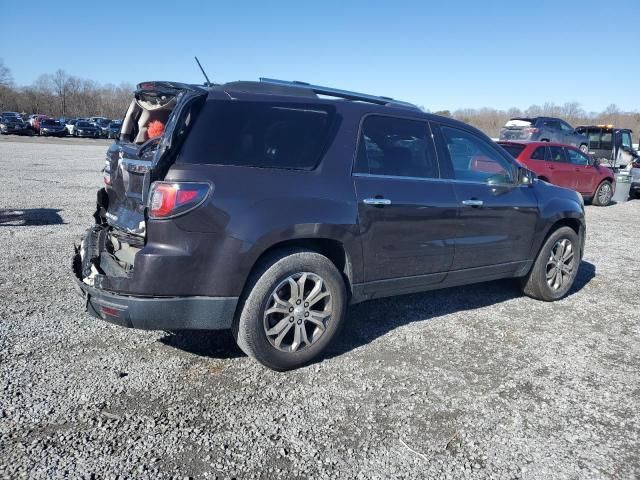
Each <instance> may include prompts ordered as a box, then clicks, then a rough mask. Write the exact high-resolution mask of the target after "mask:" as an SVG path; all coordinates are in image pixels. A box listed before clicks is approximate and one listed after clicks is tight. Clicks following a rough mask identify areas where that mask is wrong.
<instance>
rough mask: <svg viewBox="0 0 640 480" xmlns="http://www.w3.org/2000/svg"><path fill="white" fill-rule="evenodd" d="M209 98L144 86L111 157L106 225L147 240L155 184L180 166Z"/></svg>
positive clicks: (198, 90)
mask: <svg viewBox="0 0 640 480" xmlns="http://www.w3.org/2000/svg"><path fill="white" fill-rule="evenodd" d="M207 94H208V90H207V89H205V88H203V87H199V86H194V85H186V84H180V83H173V82H144V83H141V84H139V85H138V89H137V90H136V92H135V94H134V98H133V100H132V101H131V104H130V105H129V109H128V110H127V114H126V115H125V118H124V121H123V123H122V128H121V131H120V135H119V138H117V139H116V142H115V143H114V144H113V145H111V147H110V148H109V150H108V152H107V160H106V162H105V166H104V169H103V173H104V183H105V193H106V195H105V196H104V197H105V198H103V201H102V204H100V201H99V205H98V206H99V208H100V207H102V208H103V210H104V214H103V218H102V220H103V221H104V222H105V223H107V224H108V225H109V226H111V227H113V228H115V229H118V230H121V231H122V232H125V233H128V234H131V235H134V236H138V237H141V238H144V237H145V235H146V216H145V208H146V205H147V202H148V197H149V189H150V187H151V184H152V183H153V182H155V181H157V180H162V179H163V178H164V176H165V175H166V173H167V171H168V169H169V167H170V166H171V165H172V164H173V162H174V161H175V157H176V154H177V152H178V150H179V148H180V145H181V144H182V141H183V140H184V137H185V136H186V134H187V132H188V131H189V129H190V127H191V125H192V124H193V122H194V120H195V118H196V116H197V114H198V112H199V110H200V107H201V106H202V104H203V103H204V100H205V98H206V96H207ZM96 220H97V223H100V222H98V218H96Z"/></svg>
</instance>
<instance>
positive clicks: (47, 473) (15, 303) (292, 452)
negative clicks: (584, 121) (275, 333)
mask: <svg viewBox="0 0 640 480" xmlns="http://www.w3.org/2000/svg"><path fill="white" fill-rule="evenodd" d="M105 144H106V142H94V141H74V140H72V139H62V140H47V139H44V140H43V139H37V138H34V139H15V138H14V139H7V138H1V139H0V172H2V174H1V178H2V187H1V188H0V298H1V299H2V300H1V303H0V478H27V477H28V478H63V477H65V478H81V477H84V478H116V476H117V475H118V476H120V478H123V477H124V478H126V477H135V478H169V477H177V478H184V477H193V478H216V477H218V478H233V477H236V478H287V479H289V478H311V477H313V478H391V477H393V478H461V477H462V478H467V477H468V478H544V479H548V478H575V479H578V478H579V479H586V478H620V479H629V478H638V477H640V327H639V325H640V300H639V298H640V297H639V293H638V292H639V291H638V280H640V257H639V255H638V251H639V250H638V236H639V235H638V234H639V233H640V227H639V225H640V201H633V202H628V203H625V204H619V205H614V206H611V207H608V208H597V207H588V208H587V215H588V229H589V230H588V239H587V252H586V258H585V261H584V262H583V264H582V266H581V271H580V275H579V278H578V282H577V283H578V284H577V285H576V287H575V288H574V291H573V292H572V294H571V295H570V296H569V297H568V298H566V299H564V300H562V301H561V302H558V303H554V304H547V303H542V302H537V301H534V300H531V299H529V298H525V297H523V296H522V295H521V294H520V293H519V290H518V289H517V288H516V287H515V286H514V284H513V282H509V281H502V282H492V283H486V284H481V285H476V286H468V287H462V288H454V289H449V290H444V291H436V292H430V293H426V294H418V295H410V296H403V297H399V298H395V299H387V300H378V301H373V302H369V303H365V304H361V305H358V306H355V307H353V308H351V310H350V313H349V318H348V324H347V327H346V328H345V330H344V331H343V335H342V337H341V339H340V341H339V342H337V343H336V344H335V346H334V347H332V350H331V352H330V353H329V355H328V357H327V358H326V359H324V360H323V361H322V362H320V363H317V364H315V365H312V366H310V367H308V368H304V369H301V370H298V371H294V372H289V373H280V374H278V373H274V372H271V371H268V370H265V369H264V368H263V367H261V366H260V365H258V364H257V363H255V362H253V361H250V360H249V359H248V358H246V357H245V356H244V355H243V354H242V353H241V352H240V351H239V350H238V348H237V347H236V346H235V345H234V343H233V341H232V339H231V337H230V335H229V334H228V333H226V332H223V333H181V334H178V335H171V334H167V333H164V332H141V331H134V330H127V329H123V328H119V327H116V326H112V325H109V324H107V323H104V322H102V321H99V320H95V319H92V318H90V317H88V316H87V315H86V314H84V312H83V309H82V305H81V299H80V297H78V296H77V294H76V293H75V291H74V289H73V286H72V282H71V280H70V277H69V274H70V273H69V268H70V265H69V262H70V258H71V251H72V244H73V242H74V240H77V239H78V237H79V236H80V234H81V233H82V232H83V231H84V230H85V228H87V227H88V226H89V225H90V223H91V221H92V219H91V213H92V211H93V204H94V199H95V190H96V189H97V188H98V186H99V185H100V182H101V176H100V174H99V169H100V168H101V167H102V164H103V158H104V151H105Z"/></svg>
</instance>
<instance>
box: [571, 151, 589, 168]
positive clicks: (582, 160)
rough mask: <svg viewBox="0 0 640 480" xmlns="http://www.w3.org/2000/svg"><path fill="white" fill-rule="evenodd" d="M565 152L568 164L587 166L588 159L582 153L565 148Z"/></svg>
mask: <svg viewBox="0 0 640 480" xmlns="http://www.w3.org/2000/svg"><path fill="white" fill-rule="evenodd" d="M566 150H567V157H568V158H569V163H572V164H574V165H589V158H588V157H587V156H586V155H584V154H583V153H582V152H579V151H578V150H574V149H573V148H567V149H566Z"/></svg>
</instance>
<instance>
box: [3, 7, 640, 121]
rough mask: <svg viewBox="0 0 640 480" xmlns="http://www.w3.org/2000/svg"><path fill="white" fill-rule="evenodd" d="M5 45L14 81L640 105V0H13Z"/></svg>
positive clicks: (431, 101) (454, 103)
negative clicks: (269, 84) (230, 84)
mask: <svg viewBox="0 0 640 480" xmlns="http://www.w3.org/2000/svg"><path fill="white" fill-rule="evenodd" d="M0 31H1V32H2V36H3V38H4V40H3V42H2V43H1V45H2V47H0V57H1V58H3V59H4V63H5V65H6V66H8V67H9V68H10V69H11V71H12V73H13V77H14V80H15V82H16V83H17V84H19V85H26V84H29V83H31V82H33V81H34V80H35V79H36V78H37V77H38V75H40V74H41V73H52V72H54V71H55V70H56V69H58V68H62V69H64V70H66V71H67V73H69V74H72V75H77V76H80V77H84V78H91V79H93V80H96V81H98V82H100V83H116V84H118V83H120V82H122V81H126V82H131V83H137V82H139V81H142V80H178V81H186V82H200V81H201V80H202V77H201V76H200V73H199V71H198V70H197V67H196V65H195V62H194V61H193V55H194V54H197V55H198V56H199V57H200V60H201V61H202V63H203V64H204V66H205V68H206V70H207V71H208V73H209V76H210V78H211V79H212V80H214V81H217V82H225V81H231V80H238V79H243V80H250V79H256V78H258V77H259V76H268V77H275V78H282V79H286V80H304V81H308V82H313V83H317V84H321V85H328V86H335V87H340V88H346V89H353V90H358V91H364V92H367V93H373V94H379V95H388V96H392V97H395V98H399V99H403V100H407V101H411V102H415V103H417V104H420V105H423V106H424V107H425V108H427V109H429V110H432V111H433V110H440V109H452V110H453V109H456V108H461V107H473V108H477V107H482V106H490V107H495V108H508V107H511V106H515V107H520V108H526V107H528V106H529V105H531V104H534V103H535V104H542V103H544V102H555V103H559V104H561V103H564V102H567V101H577V102H580V103H581V104H582V105H583V107H584V108H585V109H586V110H588V111H595V110H602V109H604V108H605V107H606V106H607V105H609V104H611V103H615V104H617V105H618V106H619V107H620V108H622V109H624V110H634V111H635V110H639V109H640V48H639V47H640V0H620V1H616V2H615V3H612V2H606V1H604V0H600V1H592V0H582V1H573V0H556V1H547V0H538V1H535V2H532V1H521V0H511V1H488V0H487V1H472V0H469V1H459V0H448V1H441V2H430V1H424V0H423V1H407V2H403V1H400V0H396V1H380V2H376V1H357V2H356V1H353V2H350V1H348V0H340V1H336V0H325V1H317V0H316V1H314V2H305V1H303V0H298V1H286V2H285V1H276V0H272V1H268V0H262V1H256V2H247V1H244V2H242V1H238V2H232V1H225V2H214V1H211V2H201V3H200V2H199V3H191V2H188V1H184V0H183V1H173V2H165V1H162V0H153V1H149V2H145V1H135V0H134V1H129V2H120V1H115V0H105V1H94V0H89V1H86V0H85V1H83V2H76V1H68V0H67V1H65V0H61V1H57V2H52V1H46V2H41V1H11V0H0Z"/></svg>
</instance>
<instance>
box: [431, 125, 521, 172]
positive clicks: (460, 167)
mask: <svg viewBox="0 0 640 480" xmlns="http://www.w3.org/2000/svg"><path fill="white" fill-rule="evenodd" d="M442 133H443V135H444V139H445V142H446V145H447V149H448V151H449V156H450V158H451V163H452V164H453V169H454V173H455V178H456V179H458V180H467V181H474V182H491V183H511V182H512V181H513V164H512V163H511V162H509V161H508V160H507V159H506V158H505V157H504V156H502V155H501V154H500V152H498V150H497V149H495V148H494V147H493V145H492V144H491V143H490V142H488V141H486V140H484V139H483V138H480V137H478V136H476V135H474V134H472V133H469V132H467V131H465V130H459V129H457V128H451V127H444V126H443V127H442Z"/></svg>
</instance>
